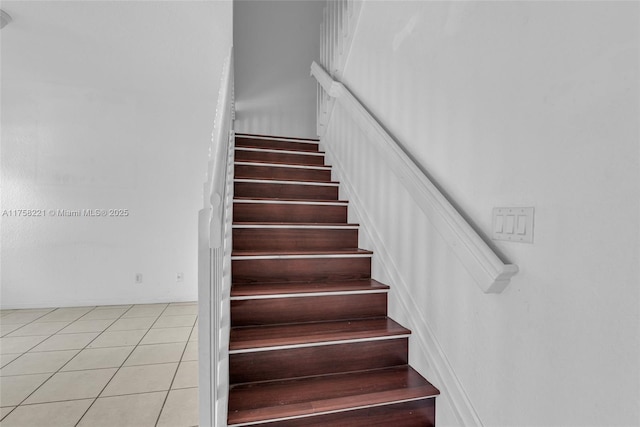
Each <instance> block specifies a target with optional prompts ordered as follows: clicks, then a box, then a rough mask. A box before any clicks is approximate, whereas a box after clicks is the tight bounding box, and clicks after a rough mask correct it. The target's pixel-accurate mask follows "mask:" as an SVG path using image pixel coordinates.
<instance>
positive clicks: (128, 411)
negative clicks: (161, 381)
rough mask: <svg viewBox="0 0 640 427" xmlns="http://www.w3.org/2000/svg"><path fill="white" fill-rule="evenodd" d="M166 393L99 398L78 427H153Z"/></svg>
mask: <svg viewBox="0 0 640 427" xmlns="http://www.w3.org/2000/svg"><path fill="white" fill-rule="evenodd" d="M166 394H167V392H166V391H162V392H156V393H142V394H132V395H129V396H115V397H101V398H99V399H98V400H96V402H95V403H94V404H93V406H91V408H90V409H89V411H88V412H87V413H86V415H85V416H84V417H82V420H80V423H79V424H78V427H115V426H117V427H154V426H155V423H156V420H157V419H158V413H159V412H160V410H161V408H162V403H163V402H164V399H165V396H166Z"/></svg>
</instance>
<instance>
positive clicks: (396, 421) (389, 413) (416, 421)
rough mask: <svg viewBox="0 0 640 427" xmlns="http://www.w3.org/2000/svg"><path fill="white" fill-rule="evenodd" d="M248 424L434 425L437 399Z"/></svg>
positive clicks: (273, 426)
mask: <svg viewBox="0 0 640 427" xmlns="http://www.w3.org/2000/svg"><path fill="white" fill-rule="evenodd" d="M251 425H252V426H256V427H259V426H265V427H266V426H271V427H276V426H277V427H327V426H331V427H389V426H401V427H434V426H435V425H436V402H435V399H433V398H430V399H420V400H412V401H409V402H401V403H393V404H390V405H382V406H373V407H365V408H362V409H355V410H351V411H343V412H337V413H329V414H325V415H316V416H313V417H302V418H294V419H289V420H283V421H278V422H275V423H257V424H256V423H253V424H251Z"/></svg>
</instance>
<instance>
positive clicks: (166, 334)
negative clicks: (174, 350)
mask: <svg viewBox="0 0 640 427" xmlns="http://www.w3.org/2000/svg"><path fill="white" fill-rule="evenodd" d="M190 333H191V328H160V329H150V330H149V332H147V335H145V336H144V338H142V341H140V344H161V343H168V342H186V341H187V340H188V339H189V334H190Z"/></svg>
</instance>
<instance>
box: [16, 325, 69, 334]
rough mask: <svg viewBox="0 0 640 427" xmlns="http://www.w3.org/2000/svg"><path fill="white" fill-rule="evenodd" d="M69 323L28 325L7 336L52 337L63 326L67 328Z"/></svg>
mask: <svg viewBox="0 0 640 427" xmlns="http://www.w3.org/2000/svg"><path fill="white" fill-rule="evenodd" d="M68 324H69V322H43V323H38V322H34V323H29V324H28V325H25V326H23V327H21V328H20V329H16V330H15V331H13V332H11V333H10V334H9V335H8V336H10V337H28V336H33V335H53V334H55V333H56V332H58V331H59V330H61V329H62V328H64V327H65V326H67V325H68Z"/></svg>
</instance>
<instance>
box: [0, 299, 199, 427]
mask: <svg viewBox="0 0 640 427" xmlns="http://www.w3.org/2000/svg"><path fill="white" fill-rule="evenodd" d="M144 305H146V304H131V305H130V306H129V307H128V308H126V310H125V311H123V312H122V313H121V314H120V315H119V316H118V317H115V318H113V319H85V317H87V316H90V315H91V314H92V313H94V312H96V311H101V310H103V309H105V308H106V309H108V308H107V307H108V306H93V307H92V308H91V309H89V311H87V312H86V313H84V314H82V315H80V316H79V317H77V318H75V319H73V320H71V321H69V323H68V324H67V325H66V326H64V327H62V328H61V329H60V330H58V331H56V332H54V333H51V334H44V336H46V338H44V339H43V340H41V341H38V342H37V343H36V344H34V345H33V346H32V347H30V348H28V349H27V350H26V351H23V352H19V353H18V354H19V356H18V357H16V359H14V360H12V361H11V362H8V363H7V364H6V366H9V365H10V364H12V363H13V362H14V361H15V360H18V359H19V358H21V357H22V356H24V355H25V354H28V353H29V354H37V353H48V352H56V351H62V350H45V351H40V352H34V351H32V350H33V349H34V348H35V347H37V346H39V345H40V344H42V343H43V342H45V341H47V340H48V339H50V338H52V337H53V336H64V335H69V334H63V333H60V331H62V330H63V329H65V328H66V327H68V326H70V325H72V324H74V323H75V322H78V321H82V320H83V319H84V320H85V321H91V320H112V321H111V322H110V323H109V324H108V325H107V326H106V327H105V328H104V329H103V330H102V331H95V332H98V334H97V335H96V336H95V337H94V338H92V339H91V340H90V341H89V342H88V343H87V344H86V345H84V346H83V347H82V348H80V349H68V350H77V351H76V352H75V354H74V355H73V356H72V357H71V358H70V359H69V360H68V361H67V362H66V363H64V364H63V365H62V366H61V367H60V368H58V369H57V370H56V371H55V372H51V373H46V372H43V373H41V374H40V375H43V374H44V375H46V374H50V375H48V377H46V379H45V380H44V381H43V382H42V383H41V384H40V385H39V386H38V387H36V388H35V389H34V390H33V391H32V392H31V393H29V394H28V395H27V396H26V397H25V398H24V399H22V400H21V401H20V402H19V403H18V404H17V405H15V406H13V408H11V410H10V411H9V412H7V413H6V414H4V416H3V417H2V420H4V419H6V418H7V417H8V416H9V415H10V414H12V413H13V412H14V411H15V410H16V409H17V408H19V407H22V406H31V405H38V404H46V403H57V402H66V401H74V400H89V399H92V402H91V404H90V405H89V406H88V408H87V409H86V410H85V411H84V413H83V414H82V415H81V417H80V418H79V419H78V421H77V423H76V425H77V424H78V423H80V421H81V420H82V418H84V416H86V414H87V413H88V412H89V410H90V409H91V408H92V407H93V405H94V404H95V402H96V401H97V400H98V398H100V397H101V395H102V393H104V390H105V389H106V388H107V387H108V385H109V384H110V383H111V381H112V380H113V378H114V377H115V376H116V375H117V373H118V372H119V371H120V370H121V369H122V368H123V367H124V364H125V363H126V362H127V360H129V358H130V357H131V355H132V354H133V352H134V351H135V350H136V349H137V348H138V347H145V346H147V345H156V344H176V343H181V342H182V341H172V342H167V343H151V344H141V342H142V341H143V340H144V338H145V337H146V336H147V335H148V334H149V332H150V331H152V330H153V329H154V326H155V325H156V324H157V323H158V321H159V320H160V319H161V318H162V317H163V316H164V318H167V317H169V318H171V317H174V316H192V314H181V313H177V314H165V313H166V311H167V310H168V309H169V307H172V303H166V305H165V307H164V308H163V309H162V311H161V312H160V313H159V314H157V315H155V320H154V321H153V322H152V323H151V325H150V326H149V327H147V328H145V329H124V330H121V331H109V328H110V327H112V326H113V325H114V324H115V323H116V322H117V321H119V320H121V319H123V318H125V319H136V318H141V317H151V316H138V317H124V316H126V314H127V313H129V312H131V311H132V310H133V309H134V307H136V306H144ZM181 305H193V302H191V301H189V302H185V303H184V304H179V305H178V306H181ZM64 308H66V307H56V308H52V309H48V311H46V312H44V313H42V315H40V316H38V317H36V318H35V319H33V320H31V321H29V322H27V323H25V324H24V325H21V326H19V327H18V328H17V329H15V330H12V331H11V332H8V333H7V335H9V334H11V333H13V332H15V331H18V330H19V329H22V328H23V327H25V326H27V325H30V324H33V323H36V322H37V321H38V320H40V319H42V318H43V317H44V316H47V315H49V314H51V313H54V312H56V311H58V310H61V309H64ZM118 308H124V307H118ZM44 310H47V309H44ZM15 311H18V310H14V312H15ZM62 321H63V320H61V322H62ZM54 322H56V320H54ZM196 324H197V314H196V315H194V320H193V323H192V325H191V326H190V327H191V331H190V333H189V336H188V338H187V340H186V341H185V342H184V348H183V349H182V353H181V355H180V358H179V360H178V362H177V367H176V371H175V372H174V375H173V378H172V381H171V383H170V385H169V389H168V390H167V394H166V395H165V399H164V401H163V405H162V407H161V408H160V412H159V414H158V418H157V420H156V423H157V422H158V420H159V416H160V414H161V413H162V410H163V409H164V403H165V402H166V400H167V397H168V393H169V391H170V390H171V387H172V386H173V383H174V380H175V378H176V375H177V371H178V369H179V367H180V364H181V363H182V362H183V360H182V359H183V358H184V354H185V352H186V348H187V346H188V345H189V343H190V342H191V341H190V339H191V337H192V336H193V334H194V329H195V325H196ZM186 327H189V326H186V325H185V326H167V327H163V328H155V329H175V328H186ZM139 330H143V331H145V333H144V335H142V337H141V338H140V339H138V340H137V344H135V345H133V346H131V347H133V348H132V350H131V351H130V352H129V354H128V355H127V357H126V358H125V359H124V361H123V362H122V363H121V364H120V366H119V367H117V368H116V370H115V372H114V373H113V375H112V376H111V377H110V378H109V380H108V381H107V383H106V384H105V386H104V387H103V388H102V389H101V391H100V392H99V393H98V395H97V396H96V397H94V398H91V397H86V398H78V399H64V400H56V401H52V402H35V403H29V404H25V402H26V401H27V400H28V399H29V398H30V397H31V396H32V395H33V394H34V393H36V392H37V391H38V390H39V389H41V388H42V387H43V386H44V385H45V384H46V383H48V382H49V381H50V380H51V378H52V377H53V376H55V375H56V374H58V373H60V372H82V371H92V370H93V371H95V370H103V369H113V368H93V369H77V370H70V371H62V369H64V367H65V366H67V365H68V364H69V363H71V361H72V360H74V359H75V358H76V357H78V355H79V354H80V353H81V352H83V351H85V350H87V349H105V348H123V347H130V346H125V345H119V346H106V347H95V348H90V347H89V346H90V345H91V344H92V343H94V342H95V341H96V340H98V339H99V338H100V337H101V336H103V334H104V333H105V332H128V331H139ZM92 332H94V331H87V332H73V333H71V334H81V333H92ZM4 337H5V336H3V337H2V338H4ZM158 364H164V363H160V362H158V363H146V364H141V365H132V366H146V365H158ZM22 375H34V374H16V375H8V376H7V377H13V376H22ZM188 388H194V387H181V388H180V389H188ZM159 391H162V390H159ZM154 392H157V391H154ZM142 393H151V391H149V392H141V393H127V394H123V395H114V396H113V397H116V396H125V395H133V394H142ZM109 397H112V396H109Z"/></svg>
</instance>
